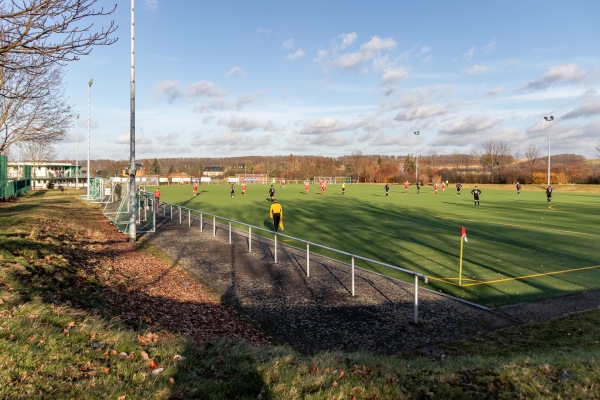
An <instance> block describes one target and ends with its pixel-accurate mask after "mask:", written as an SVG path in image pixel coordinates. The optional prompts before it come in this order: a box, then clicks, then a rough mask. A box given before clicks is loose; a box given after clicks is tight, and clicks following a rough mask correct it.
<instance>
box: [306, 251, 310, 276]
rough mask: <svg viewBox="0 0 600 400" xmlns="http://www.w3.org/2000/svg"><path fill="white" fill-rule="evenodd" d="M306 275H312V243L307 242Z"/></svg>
mask: <svg viewBox="0 0 600 400" xmlns="http://www.w3.org/2000/svg"><path fill="white" fill-rule="evenodd" d="M306 276H307V277H309V276H310V245H309V244H308V242H306Z"/></svg>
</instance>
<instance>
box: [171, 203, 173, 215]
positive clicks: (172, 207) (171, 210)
mask: <svg viewBox="0 0 600 400" xmlns="http://www.w3.org/2000/svg"><path fill="white" fill-rule="evenodd" d="M171 219H173V204H171Z"/></svg>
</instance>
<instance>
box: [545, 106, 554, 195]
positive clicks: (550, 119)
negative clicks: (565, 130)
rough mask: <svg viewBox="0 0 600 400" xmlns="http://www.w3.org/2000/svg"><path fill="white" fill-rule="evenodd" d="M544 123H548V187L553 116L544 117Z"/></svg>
mask: <svg viewBox="0 0 600 400" xmlns="http://www.w3.org/2000/svg"><path fill="white" fill-rule="evenodd" d="M544 119H545V120H546V122H548V186H550V127H551V124H550V122H552V121H554V116H553V115H550V116H549V117H544Z"/></svg>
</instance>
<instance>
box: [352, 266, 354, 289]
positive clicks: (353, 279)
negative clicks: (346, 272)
mask: <svg viewBox="0 0 600 400" xmlns="http://www.w3.org/2000/svg"><path fill="white" fill-rule="evenodd" d="M352 297H354V257H352Z"/></svg>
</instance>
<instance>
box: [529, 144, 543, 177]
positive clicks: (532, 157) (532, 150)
mask: <svg viewBox="0 0 600 400" xmlns="http://www.w3.org/2000/svg"><path fill="white" fill-rule="evenodd" d="M539 157H540V149H539V147H537V146H534V145H531V144H530V145H529V147H527V150H525V158H527V167H528V169H529V178H531V176H532V174H533V167H534V166H535V163H536V162H537V161H538V159H539Z"/></svg>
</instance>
